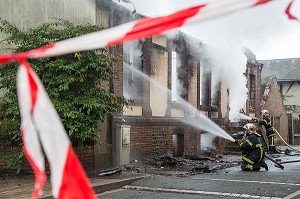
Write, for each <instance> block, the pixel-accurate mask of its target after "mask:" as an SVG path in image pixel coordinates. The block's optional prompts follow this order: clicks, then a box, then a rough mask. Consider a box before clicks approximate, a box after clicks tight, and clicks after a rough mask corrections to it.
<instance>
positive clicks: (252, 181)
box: [191, 178, 300, 186]
mask: <svg viewBox="0 0 300 199" xmlns="http://www.w3.org/2000/svg"><path fill="white" fill-rule="evenodd" d="M191 179H192V180H213V181H226V182H228V181H229V182H246V183H259V184H276V185H289V186H299V185H300V184H295V183H284V182H262V181H254V180H251V181H250V180H229V179H213V178H191Z"/></svg>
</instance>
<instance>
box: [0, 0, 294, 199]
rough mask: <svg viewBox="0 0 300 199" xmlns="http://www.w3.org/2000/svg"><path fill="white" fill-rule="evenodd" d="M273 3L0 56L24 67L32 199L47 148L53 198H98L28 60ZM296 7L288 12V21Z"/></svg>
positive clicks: (199, 9)
mask: <svg viewBox="0 0 300 199" xmlns="http://www.w3.org/2000/svg"><path fill="white" fill-rule="evenodd" d="M272 1H274V0H220V1H219V2H213V3H208V4H201V5H198V6H193V7H190V8H187V9H183V10H180V11H178V12H175V13H173V14H171V15H166V16H162V17H155V18H151V17H148V18H143V19H141V20H137V21H134V22H130V23H127V24H124V25H120V26H117V27H114V28H110V29H106V30H102V31H99V32H95V33H91V34H87V35H83V36H80V37H76V38H72V39H68V40H64V41H60V42H56V43H53V44H50V45H48V46H43V47H41V48H37V49H33V50H30V51H27V52H22V53H14V54H4V55H0V64H1V63H8V62H12V61H19V62H20V64H21V65H20V68H19V71H18V81H17V87H18V97H19V106H20V112H21V117H22V125H21V132H22V139H23V143H24V152H25V155H26V157H27V158H28V160H29V162H30V164H31V166H32V168H33V170H34V172H35V176H36V186H35V189H34V192H33V198H37V197H38V195H39V194H40V192H41V190H42V187H43V185H44V183H45V181H46V174H45V160H44V157H43V153H42V148H41V146H42V147H43V149H44V151H45V154H46V156H47V159H48V161H49V164H50V169H51V183H52V193H53V196H54V198H96V196H95V194H94V192H93V190H92V189H91V187H90V184H89V182H88V179H87V177H86V175H85V173H84V170H83V169H82V167H81V165H80V163H79V161H78V159H77V157H76V155H75V153H74V151H73V149H72V147H71V143H70V141H69V138H68V136H67V134H66V132H65V130H64V128H63V125H62V123H61V121H60V119H59V116H58V114H57V113H56V110H55V109H54V107H53V105H52V104H51V101H50V99H49V98H48V95H47V93H46V91H45V89H44V88H43V85H42V83H41V81H40V80H39V78H38V77H37V75H36V74H35V72H34V71H33V70H32V68H31V67H30V66H29V64H28V63H27V62H26V61H25V60H26V59H29V58H41V57H51V56H58V55H63V54H67V53H72V52H78V51H83V50H89V49H95V48H102V47H106V46H110V45H114V44H119V43H122V42H125V41H129V40H135V39H140V38H145V37H149V36H152V35H157V34H163V33H165V32H167V31H169V30H172V29H176V28H179V27H182V26H187V25H191V24H195V23H199V22H204V21H208V20H211V19H214V18H218V17H222V16H224V15H227V14H231V13H233V12H236V11H239V10H242V9H246V8H252V7H255V6H257V5H261V4H266V3H269V2H272ZM293 2H294V1H291V3H290V4H289V6H288V7H287V8H286V11H285V12H286V14H287V15H288V17H289V19H293V20H298V19H297V18H296V17H294V16H293V15H291V13H290V8H291V6H292V3H293Z"/></svg>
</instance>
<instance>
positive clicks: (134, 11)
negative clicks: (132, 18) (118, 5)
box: [119, 0, 136, 14]
mask: <svg viewBox="0 0 300 199" xmlns="http://www.w3.org/2000/svg"><path fill="white" fill-rule="evenodd" d="M120 1H123V2H124V3H131V4H132V5H133V8H134V10H133V11H132V14H134V13H136V9H135V6H134V4H133V3H132V2H131V1H130V0H119V2H120Z"/></svg>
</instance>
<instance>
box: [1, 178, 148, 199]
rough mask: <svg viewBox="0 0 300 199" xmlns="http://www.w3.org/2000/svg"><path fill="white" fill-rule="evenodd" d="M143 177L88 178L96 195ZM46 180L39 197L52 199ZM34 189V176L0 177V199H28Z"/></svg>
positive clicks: (48, 183)
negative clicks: (42, 192)
mask: <svg viewBox="0 0 300 199" xmlns="http://www.w3.org/2000/svg"><path fill="white" fill-rule="evenodd" d="M143 177H145V175H142V174H138V173H131V172H121V173H118V174H114V175H111V176H101V177H92V178H90V179H89V180H90V183H91V185H92V187H93V189H94V191H95V192H96V194H99V193H103V192H105V191H108V190H112V189H117V188H120V187H123V186H125V185H128V184H130V183H131V182H133V181H135V180H138V179H141V178H143ZM49 180H50V179H49V177H48V178H47V183H46V185H45V187H44V194H43V195H42V196H41V197H40V198H43V199H52V198H53V197H52V194H51V186H50V182H49ZM33 187H34V176H33V174H32V175H22V176H8V177H6V176H3V177H0V198H1V199H15V198H18V199H30V198H31V193H32V191H33Z"/></svg>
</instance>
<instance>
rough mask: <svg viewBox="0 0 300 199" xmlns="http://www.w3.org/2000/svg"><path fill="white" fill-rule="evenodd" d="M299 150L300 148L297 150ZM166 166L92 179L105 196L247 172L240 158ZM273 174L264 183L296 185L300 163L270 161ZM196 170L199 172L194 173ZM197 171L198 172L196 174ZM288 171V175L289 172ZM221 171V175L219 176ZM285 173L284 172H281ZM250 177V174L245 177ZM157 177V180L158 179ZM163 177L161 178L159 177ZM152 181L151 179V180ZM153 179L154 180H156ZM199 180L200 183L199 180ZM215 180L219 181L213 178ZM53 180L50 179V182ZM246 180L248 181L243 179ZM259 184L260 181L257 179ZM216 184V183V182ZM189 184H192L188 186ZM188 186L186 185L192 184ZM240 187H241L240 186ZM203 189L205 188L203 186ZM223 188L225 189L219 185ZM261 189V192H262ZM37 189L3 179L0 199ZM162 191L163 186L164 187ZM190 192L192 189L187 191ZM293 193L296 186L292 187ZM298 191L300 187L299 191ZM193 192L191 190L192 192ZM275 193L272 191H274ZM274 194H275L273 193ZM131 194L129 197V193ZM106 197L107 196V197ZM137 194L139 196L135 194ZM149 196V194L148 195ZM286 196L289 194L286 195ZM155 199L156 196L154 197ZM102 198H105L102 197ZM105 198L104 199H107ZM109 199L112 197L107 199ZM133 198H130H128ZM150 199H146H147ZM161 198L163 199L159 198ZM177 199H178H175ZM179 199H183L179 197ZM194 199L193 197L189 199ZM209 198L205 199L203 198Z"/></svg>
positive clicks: (47, 193) (141, 166) (47, 194)
mask: <svg viewBox="0 0 300 199" xmlns="http://www.w3.org/2000/svg"><path fill="white" fill-rule="evenodd" d="M298 148H300V147H298ZM281 149H282V150H285V149H286V148H285V147H281ZM270 156H271V157H272V158H273V159H276V160H278V161H279V160H281V161H286V160H297V159H300V156H299V155H298V154H293V153H291V154H289V155H286V154H278V155H270ZM167 160H168V161H167V162H169V163H170V162H171V163H172V164H165V163H166V162H165V158H162V159H160V160H159V161H158V162H156V164H152V165H149V164H145V163H142V162H138V161H134V162H133V164H130V165H126V166H124V167H123V168H122V171H121V172H118V173H115V174H112V175H102V176H94V177H90V178H89V179H90V182H91V185H92V187H93V189H94V190H95V192H96V193H97V194H100V193H104V192H106V191H109V190H116V189H119V188H122V187H123V188H124V187H125V186H126V185H128V186H129V185H136V186H140V185H141V184H140V183H141V182H143V181H142V180H140V179H151V176H152V177H153V176H155V179H158V180H157V183H158V184H157V183H155V184H156V185H159V182H163V180H162V179H168V177H170V179H171V180H170V183H171V184H172V182H173V183H174V179H172V178H173V177H175V178H176V180H177V181H176V185H178V187H176V189H180V190H182V189H183V188H184V187H183V186H184V184H185V182H184V180H185V178H186V179H189V180H191V179H192V178H193V181H202V180H201V178H203V177H207V176H210V175H211V176H214V175H215V174H216V175H221V176H220V177H221V178H224V179H231V178H232V179H231V180H236V179H235V177H237V178H239V177H240V175H241V174H242V175H245V174H244V172H241V171H240V167H239V164H240V162H241V156H237V155H222V156H218V157H214V158H204V159H202V160H201V157H200V159H196V160H190V159H188V160H187V159H180V158H179V159H175V162H174V159H170V158H167ZM267 162H268V165H269V168H270V171H271V172H270V171H269V172H265V171H263V172H260V173H263V176H264V180H266V179H268V180H271V181H272V180H274V182H275V181H276V177H278V175H274V174H280V176H282V178H283V179H284V178H286V179H287V180H285V181H286V182H287V183H292V184H293V183H294V181H295V182H296V181H297V180H298V179H300V178H299V175H297V173H298V169H297V168H298V167H295V165H299V163H287V164H284V166H285V169H283V170H282V169H280V168H276V167H275V166H274V164H273V163H272V162H270V161H269V160H267ZM195 168H196V169H195ZM197 169H198V170H197ZM286 170H287V171H286ZM216 171H218V172H216ZM282 171H284V172H282ZM292 172H295V173H292ZM246 175H248V174H246ZM157 176H158V177H157ZM159 176H162V177H159ZM149 177H150V178H149ZM153 178H154V177H153ZM197 178H198V179H197ZM214 178H216V177H214ZM248 178H249V179H250V181H251V179H252V181H255V179H254V176H252V175H251V174H250V173H249V175H248ZM49 179H50V178H49V177H48V180H49ZM178 179H180V180H181V181H182V182H181V183H178V182H179V181H180V180H179V181H178ZM243 180H245V179H243ZM256 180H257V181H259V180H261V179H256ZM135 181H137V182H139V184H135ZM216 181H217V180H216ZM167 183H168V181H165V182H164V184H165V185H166V184H167ZM189 183H190V182H189ZM189 183H187V184H189ZM214 183H215V181H214ZM237 184H238V183H237ZM194 186H197V187H198V186H200V185H194ZM201 186H202V185H201ZM220 186H221V187H222V185H220ZM259 186H261V185H258V187H257V188H258V189H259ZM33 187H34V177H33V175H18V176H3V175H2V176H0V198H1V199H13V198H20V199H25V198H31V192H32V190H33ZM161 187H163V185H162V186H161ZM207 187H210V186H209V184H207V185H203V187H202V188H203V189H205V188H207ZM186 188H187V189H188V188H189V187H186ZM292 188H293V189H294V188H295V186H292ZM297 188H298V187H297ZM193 189H194V188H192V190H193ZM274 190H275V191H276V187H274ZM274 190H273V191H274ZM286 190H288V191H289V192H292V191H293V190H291V188H290V187H287V189H286ZM127 191H128V196H130V193H134V192H132V190H130V189H129V188H128V189H127ZM271 191H272V190H271ZM129 192H130V193H129ZM105 194H106V193H104V195H105ZM136 194H137V193H136ZM147 194H148V193H147ZM173 194H175V195H176V194H177V193H169V196H170V197H169V196H166V198H168V197H169V198H172V196H173ZM284 194H287V193H284ZM150 195H151V198H153V197H152V196H154V194H151V193H150ZM40 198H52V196H51V186H50V183H49V181H47V183H46V185H45V187H44V193H43V195H42V197H40ZM100 198H103V197H100ZM104 198H105V197H104ZM108 198H109V197H108ZM121 198H122V197H121ZM129 198H130V197H129ZM144 198H147V197H144ZM157 198H160V197H157ZM174 198H176V197H174ZM179 198H180V197H179ZM190 198H193V197H190ZM203 198H206V197H203ZM207 198H211V196H207Z"/></svg>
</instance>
